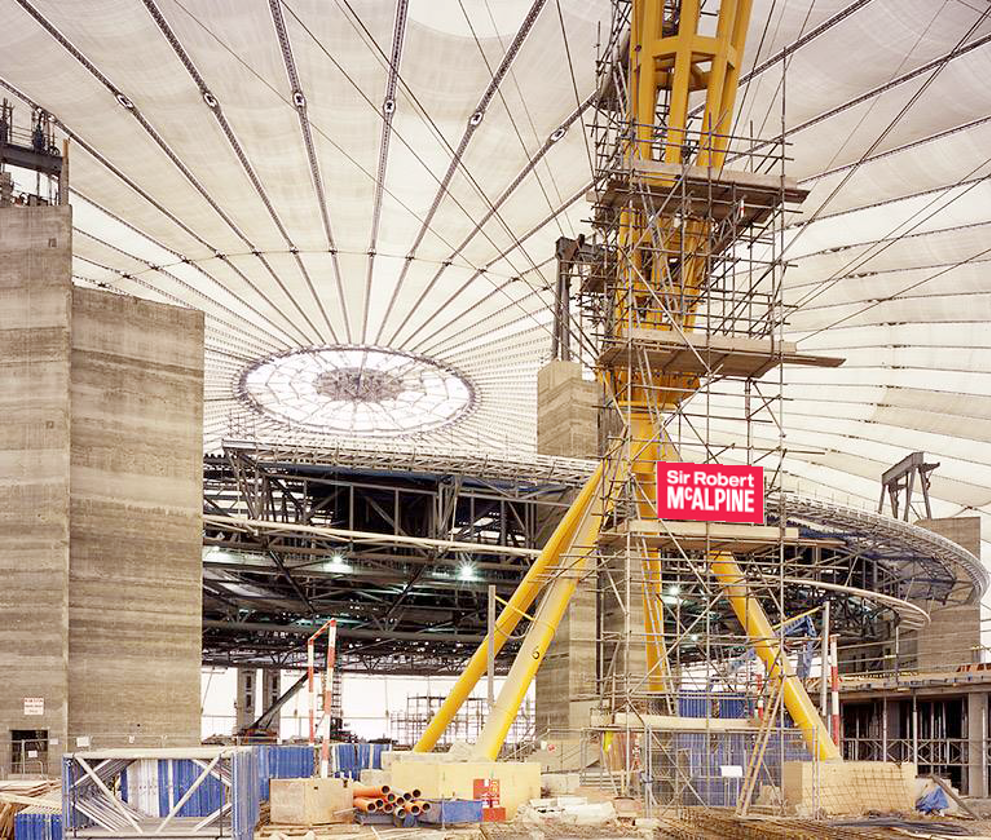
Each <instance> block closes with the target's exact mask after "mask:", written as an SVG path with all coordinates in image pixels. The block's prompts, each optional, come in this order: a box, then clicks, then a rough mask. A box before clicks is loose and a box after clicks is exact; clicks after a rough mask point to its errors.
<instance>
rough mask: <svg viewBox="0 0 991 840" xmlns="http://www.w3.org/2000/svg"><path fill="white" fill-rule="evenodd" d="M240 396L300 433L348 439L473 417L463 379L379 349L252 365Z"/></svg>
mask: <svg viewBox="0 0 991 840" xmlns="http://www.w3.org/2000/svg"><path fill="white" fill-rule="evenodd" d="M239 396H240V397H241V399H242V400H244V401H245V402H247V403H248V404H249V405H251V406H252V407H253V408H254V409H255V410H256V411H259V412H261V413H263V414H265V415H267V416H268V417H271V418H273V419H275V420H278V421H280V422H282V423H285V424H286V425H288V426H291V427H294V428H305V429H309V430H312V431H319V432H326V433H328V434H337V435H342V436H346V437H394V436H396V435H415V434H419V433H422V432H429V431H433V430H435V429H438V428H440V427H441V426H446V425H447V424H449V423H452V422H454V421H455V420H457V419H458V418H460V417H462V416H464V415H465V414H467V413H468V412H469V411H470V410H471V409H472V407H473V405H474V402H475V391H474V389H473V388H472V386H471V384H470V383H469V382H468V380H467V379H466V378H465V377H464V375H463V374H461V373H460V372H458V371H457V370H455V369H454V368H451V367H449V366H447V365H444V364H441V363H439V362H435V361H433V360H432V359H428V358H425V357H423V356H415V355H412V354H410V353H403V352H400V351H396V350H386V349H382V348H378V347H317V348H310V349H306V350H295V351H292V352H289V353H284V354H282V355H279V356H271V357H268V358H266V359H262V360H260V361H257V362H254V363H252V364H251V365H250V366H249V367H248V368H247V369H246V370H245V371H244V373H243V374H242V375H241V379H240V385H239Z"/></svg>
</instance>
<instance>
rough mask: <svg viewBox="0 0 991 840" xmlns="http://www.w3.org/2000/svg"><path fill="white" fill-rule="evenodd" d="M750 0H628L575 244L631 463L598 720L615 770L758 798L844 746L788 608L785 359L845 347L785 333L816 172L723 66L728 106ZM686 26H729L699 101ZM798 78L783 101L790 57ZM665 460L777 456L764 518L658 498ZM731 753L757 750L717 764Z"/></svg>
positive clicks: (678, 788)
mask: <svg viewBox="0 0 991 840" xmlns="http://www.w3.org/2000/svg"><path fill="white" fill-rule="evenodd" d="M746 5H747V4H745V3H734V2H728V1H727V0H724V2H722V3H721V4H711V3H710V4H703V6H702V7H701V8H700V7H699V5H698V4H697V3H696V4H689V3H674V2H668V3H664V4H660V3H640V2H631V1H630V0H614V2H613V14H612V26H611V29H610V33H609V37H608V40H607V41H606V43H605V44H604V45H603V48H602V50H601V53H600V56H599V60H598V63H597V68H598V90H599V97H598V101H597V107H596V109H595V112H594V118H593V124H592V140H593V153H594V162H595V188H594V190H593V191H592V192H590V194H589V195H588V200H589V201H590V203H591V206H592V218H591V223H592V225H593V229H594V236H593V237H592V238H591V240H590V241H587V242H585V243H583V247H582V248H581V249H579V250H578V252H577V253H578V255H579V257H584V259H585V261H586V262H585V264H584V265H583V266H582V267H580V269H579V271H580V273H581V275H582V277H581V283H580V291H579V302H580V307H581V310H582V317H581V320H582V322H583V323H585V324H590V325H592V327H591V329H592V331H593V335H592V341H591V344H592V345H593V346H594V347H595V348H596V355H595V356H594V357H593V358H589V359H587V360H586V361H587V363H588V364H589V365H590V366H593V367H594V368H595V370H596V372H597V376H598V379H599V381H600V383H601V384H602V394H603V402H602V406H601V411H600V424H599V425H600V430H601V431H602V435H601V438H602V442H603V449H604V452H603V456H604V458H605V460H606V461H608V462H609V463H612V464H615V465H616V468H614V469H613V471H612V472H611V477H610V479H609V480H608V481H606V482H603V484H602V487H601V493H602V494H603V497H604V503H603V510H604V511H606V514H605V517H604V520H603V522H602V524H601V527H600V529H599V536H598V540H597V542H596V545H595V563H594V564H592V565H591V569H590V571H589V573H588V575H587V577H588V578H589V583H588V584H584V585H592V586H595V587H596V590H597V599H598V616H599V619H598V621H599V626H598V645H599V651H598V657H597V663H598V668H597V681H596V685H595V686H594V689H593V692H592V695H591V696H592V697H594V698H597V699H598V705H599V713H598V715H597V716H596V717H597V720H596V721H593V725H592V726H591V727H590V728H589V730H588V731H587V732H586V734H585V740H587V741H588V742H589V744H590V745H591V746H592V748H593V749H595V748H597V749H598V750H599V751H600V752H601V755H600V756H599V762H598V767H599V773H600V778H601V777H606V778H608V780H609V782H610V784H611V785H612V786H613V787H614V788H615V789H616V790H618V791H621V792H624V793H628V792H630V791H631V789H638V792H640V793H642V794H643V796H644V797H645V799H646V801H647V803H648V804H649V805H652V806H653V805H664V804H695V803H701V804H712V805H726V804H734V803H736V802H737V801H739V800H740V799H741V798H743V799H747V800H748V801H749V799H750V797H751V796H753V794H754V791H755V789H756V788H758V787H759V785H757V784H755V782H756V780H757V779H758V778H769V779H775V780H777V779H778V777H779V773H780V765H781V763H782V761H783V760H785V759H786V758H787V759H791V758H799V757H803V756H804V757H808V756H809V755H810V754H814V755H817V757H830V753H831V748H833V747H832V744H831V743H830V744H828V745H827V744H826V741H828V735H826V734H825V730H824V729H823V727H822V723H821V721H820V720H818V716H816V715H815V709H814V707H812V705H811V701H810V699H809V697H808V695H807V694H806V692H805V689H804V687H802V685H801V683H800V681H799V679H798V675H797V674H796V673H795V666H794V665H793V664H792V660H793V659H794V653H793V651H794V650H797V649H801V648H802V647H803V646H807V645H809V644H810V643H812V642H813V641H814V635H816V630H815V628H816V627H817V626H821V623H822V617H821V616H815V622H814V623H813V622H812V621H811V620H810V621H807V622H804V623H803V622H802V619H805V618H810V617H809V616H789V615H787V613H786V607H785V605H786V597H785V588H786V586H787V580H788V578H789V576H790V575H789V561H790V560H791V559H792V557H793V556H795V555H796V552H795V549H797V548H798V547H799V546H800V543H801V540H800V538H799V535H798V532H797V529H794V528H791V527H788V525H787V513H786V511H785V510H783V509H782V506H783V499H784V496H783V494H782V493H781V492H780V490H781V480H782V474H783V461H784V457H785V452H786V448H785V437H784V407H785V380H784V373H783V371H784V365H786V364H799V365H816V366H834V365H836V364H839V363H840V362H841V361H842V360H840V359H831V358H822V357H815V356H810V355H806V354H802V353H799V352H798V350H797V348H796V347H795V345H793V344H791V343H789V342H787V341H785V339H784V335H783V330H784V326H785V323H786V317H787V308H786V306H785V303H784V299H783V274H784V270H785V261H784V259H783V256H782V252H783V249H784V235H785V225H786V221H787V214H788V212H789V208H791V207H794V206H795V205H797V204H798V203H800V202H801V201H802V200H803V199H804V197H805V194H806V193H805V191H804V190H802V189H800V188H799V187H798V185H797V184H796V183H795V182H794V181H792V180H791V179H789V178H788V177H787V176H786V174H785V166H786V162H787V149H786V146H785V145H784V143H783V141H781V140H776V141H766V140H763V141H762V140H757V139H755V138H751V137H745V136H734V135H731V134H730V129H729V118H727V117H726V113H725V109H726V108H727V107H728V113H729V115H730V116H731V115H732V96H731V92H730V91H727V90H726V89H725V88H724V90H723V93H722V96H721V97H720V98H719V100H718V103H717V106H716V107H717V109H724V110H723V111H719V110H713V102H712V97H713V89H712V88H713V85H712V76H713V74H716V73H720V72H721V73H723V74H724V85H725V86H730V85H732V87H733V88H735V85H736V79H735V75H736V74H737V73H738V67H737V66H735V65H733V64H731V63H730V61H732V58H730V59H727V57H726V56H727V50H728V54H729V55H730V56H732V54H733V51H734V50H737V51H739V52H742V39H743V37H744V36H745V32H746V25H747V22H746V14H745V12H746V10H745V8H744V7H745V6H746ZM690 6H691V8H689V7H690ZM714 7H715V8H714ZM710 16H711V18H710ZM707 18H709V19H707ZM691 36H694V37H695V38H697V39H699V40H702V39H705V38H708V39H711V41H712V42H714V44H715V45H714V46H713V48H712V54H711V55H708V56H699V55H695V56H694V57H693V59H692V61H693V62H694V63H693V64H692V65H691V72H690V74H689V79H690V81H689V82H688V84H687V89H688V90H687V93H689V94H690V93H691V91H693V90H705V91H706V93H707V95H708V100H707V102H706V103H704V104H700V105H699V106H698V107H696V108H694V109H689V108H688V107H687V104H686V102H685V101H684V99H683V98H682V100H681V101H680V102H679V101H677V100H678V97H679V96H682V97H684V95H685V94H686V91H685V89H684V87H679V86H678V85H676V84H672V83H670V81H666V80H665V79H663V78H659V77H661V76H663V75H664V74H668V75H669V76H673V75H675V74H677V73H678V71H679V68H678V66H677V65H678V62H681V61H683V56H682V54H681V52H679V51H678V43H677V42H678V41H679V38H680V39H682V40H683V39H684V38H685V37H691ZM666 42H668V43H669V46H668V47H665V44H666ZM721 42H722V44H723V45H722V46H720V43H721ZM726 45H728V46H726ZM721 51H722V52H721ZM739 52H737V53H736V55H737V58H736V61H737V62H738V61H739V57H738V56H739ZM721 54H722V58H720V55H721ZM720 62H723V63H722V65H720ZM648 64H649V65H650V66H648ZM683 72H688V71H683ZM650 74H654V82H653V83H652V82H650V81H649V80H647V79H646V77H647V76H649V75H650ZM655 86H656V90H657V91H658V92H659V95H658V96H656V98H652V95H653V94H654V92H655ZM781 91H782V93H781V96H782V101H783V95H784V94H783V91H784V83H783V79H782V84H781ZM727 102H728V105H727ZM648 108H649V110H648ZM685 113H687V119H681V118H679V116H678V115H679V114H685ZM714 115H715V116H714ZM782 136H784V131H783V130H782ZM658 461H661V462H679V463H680V462H688V463H693V464H733V465H741V464H743V465H749V466H756V467H761V468H762V469H763V484H764V487H763V491H764V494H765V498H766V499H767V500H768V501H769V505H768V509H766V511H765V516H766V521H765V522H763V523H761V524H759V525H745V526H741V525H737V524H723V523H718V522H696V521H688V522H686V521H682V522H677V521H666V520H663V519H660V518H658V513H657V504H658V501H659V500H658V499H657V497H656V495H657V483H656V480H655V474H654V470H655V469H656V464H657V462H658ZM799 625H801V629H800V630H798V631H796V630H795V628H796V627H798V626H799ZM755 651H756V653H757V656H756V657H755V656H754V652H755ZM758 657H759V660H763V662H760V661H758ZM734 699H738V700H739V701H740V703H739V707H738V708H737V709H736V712H737V713H740V714H741V715H742V716H743V718H746V717H756V716H757V715H759V714H760V715H764V714H765V711H766V715H765V716H764V717H763V719H762V722H761V725H760V726H759V727H757V728H755V727H753V726H752V725H750V726H747V725H744V724H743V723H742V722H741V723H739V725H733V724H731V723H730V724H729V725H727V724H728V723H729V722H728V721H727V720H726V719H724V718H720V717H719V711H720V709H725V708H727V702H728V701H731V700H734ZM781 700H783V701H784V702H780V701H781ZM772 709H774V710H775V711H774V712H773V713H772V711H771V710H772ZM689 710H690V711H689ZM810 711H811V715H810V714H809V712H810ZM686 712H687V713H688V714H690V715H692V716H694V717H696V719H697V720H698V726H697V728H696V729H691V728H690V725H689V726H686V725H685V724H684V723H683V724H680V725H679V726H678V727H677V731H675V730H674V727H673V726H672V725H671V724H670V722H669V718H677V717H682V716H685V713H686ZM796 718H797V719H799V720H801V723H802V726H803V727H805V728H807V729H808V730H811V732H812V735H811V741H813V742H814V741H820V742H821V743H819V744H812V743H810V737H809V734H808V731H807V732H806V737H805V739H804V742H805V743H804V746H803V743H802V739H801V738H800V737H798V734H799V733H797V732H796V730H795V723H794V722H793V721H794V719H796ZM713 721H715V723H714V722H713ZM717 724H718V726H717ZM816 747H818V749H816ZM833 749H834V748H833ZM743 756H746V759H747V760H746V761H744V760H743ZM703 757H713V758H712V759H711V760H704V761H703V760H702V759H703ZM593 758H594V757H593ZM717 762H721V763H717ZM589 763H590V764H591V763H592V761H591V760H590V761H589ZM727 766H730V767H739V768H740V769H741V771H743V772H742V773H741V775H740V776H735V775H731V776H729V777H722V776H720V775H719V774H720V772H725V771H724V770H722V771H721V768H725V767H727ZM772 768H777V770H772ZM776 784H780V781H779V780H778V781H776Z"/></svg>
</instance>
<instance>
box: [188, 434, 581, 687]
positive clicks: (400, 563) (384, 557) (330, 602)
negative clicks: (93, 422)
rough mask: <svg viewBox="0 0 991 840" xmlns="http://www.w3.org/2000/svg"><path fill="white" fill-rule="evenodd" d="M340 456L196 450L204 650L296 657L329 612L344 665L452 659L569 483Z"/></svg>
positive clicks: (233, 656) (224, 656)
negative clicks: (490, 592) (490, 591)
mask: <svg viewBox="0 0 991 840" xmlns="http://www.w3.org/2000/svg"><path fill="white" fill-rule="evenodd" d="M311 454H312V453H311ZM338 461H339V459H331V458H327V459H326V461H325V462H323V463H319V462H317V463H314V462H312V461H311V459H310V458H297V457H294V455H293V453H289V452H286V453H276V452H273V451H271V450H262V449H257V450H251V449H249V448H247V447H245V446H231V447H226V448H225V449H224V451H223V452H222V453H220V454H217V455H211V456H207V457H206V459H205V462H204V514H205V529H204V547H205V548H204V560H203V595H204V635H203V648H204V663H205V664H210V665H244V666H249V667H250V666H255V667H257V666H263V667H264V666H267V667H282V668H291V667H300V666H303V665H305V638H306V636H307V635H309V634H310V633H312V632H313V629H314V625H315V624H316V623H318V622H319V621H320V620H322V619H323V618H326V617H336V618H337V620H338V636H339V638H340V641H339V643H338V663H339V667H340V668H341V670H343V671H361V672H368V673H411V674H419V673H434V674H443V673H456V672H457V670H458V668H459V667H460V666H461V664H462V663H463V660H464V658H465V656H466V655H467V652H468V649H469V648H471V647H473V646H474V645H476V644H477V643H478V642H479V641H480V640H481V638H482V637H483V635H484V631H485V604H486V598H487V587H488V585H489V584H494V585H495V586H496V588H497V592H498V593H500V594H501V595H503V596H505V595H506V594H507V593H509V592H511V591H512V589H513V587H515V585H516V583H517V582H518V580H519V578H520V577H521V575H522V574H523V573H524V572H525V570H526V568H527V566H528V564H529V560H530V557H531V555H532V554H533V553H534V552H535V549H536V548H537V547H538V546H540V545H542V544H543V542H544V541H545V540H546V538H547V536H548V533H549V531H550V530H551V529H553V527H554V525H555V524H556V522H557V520H558V519H559V518H560V515H561V512H562V511H563V510H564V508H566V507H567V502H568V499H569V497H570V496H571V495H572V494H573V490H572V488H571V485H570V483H569V482H567V481H565V482H561V481H553V480H551V479H550V478H549V477H548V478H540V479H538V480H536V481H535V480H532V479H531V478H530V477H529V476H526V477H524V476H522V475H518V476H517V478H516V479H515V480H513V479H508V480H507V479H506V478H488V477H486V476H485V475H472V474H471V473H470V472H467V471H465V470H463V469H462V470H460V471H458V472H452V471H451V470H450V469H447V470H438V471H425V470H422V469H414V470H407V469H404V467H406V466H408V465H407V464H398V465H396V466H394V467H393V468H391V469H390V468H387V467H386V465H385V464H384V463H376V464H372V465H370V466H366V467H361V466H358V465H355V464H350V465H348V464H341V463H339V462H338ZM397 467H398V468H397ZM240 520H264V522H265V524H266V525H269V526H272V527H266V528H264V529H263V528H253V527H244V526H242V525H240V524H238V522H239V521H240ZM300 526H303V527H309V528H312V529H313V531H315V532H316V533H301V532H300V531H298V530H297V528H299V527H300ZM321 528H323V529H330V534H331V535H325V534H322V533H320V530H321ZM342 531H343V532H345V533H347V532H351V533H352V535H353V534H354V533H360V534H362V535H363V536H362V537H361V538H360V539H359V538H354V537H353V538H352V539H350V540H345V539H342V538H340V537H339V536H335V535H336V534H338V533H339V532H342ZM418 540H422V541H423V542H424V543H426V544H425V545H424V544H418V542H417V541H418ZM452 542H453V543H456V545H457V548H456V549H454V550H449V549H448V548H446V544H447V543H452ZM431 543H432V544H431ZM476 544H477V545H478V550H468V549H469V548H470V547H471V545H476Z"/></svg>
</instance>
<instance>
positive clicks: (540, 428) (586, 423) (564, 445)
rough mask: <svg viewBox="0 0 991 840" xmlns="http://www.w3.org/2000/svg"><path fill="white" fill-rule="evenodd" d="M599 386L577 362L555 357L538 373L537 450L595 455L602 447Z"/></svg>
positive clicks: (578, 456) (553, 453)
mask: <svg viewBox="0 0 991 840" xmlns="http://www.w3.org/2000/svg"><path fill="white" fill-rule="evenodd" d="M598 403H599V388H598V385H596V384H595V383H594V382H587V381H585V380H584V379H582V370H581V365H579V364H578V362H562V361H560V360H555V361H552V362H548V363H547V364H546V365H544V366H543V367H542V368H541V369H540V371H539V373H538V374H537V452H539V453H540V454H541V455H562V456H564V457H566V458H594V457H595V456H596V455H597V454H598V450H599V433H598V422H597V418H598Z"/></svg>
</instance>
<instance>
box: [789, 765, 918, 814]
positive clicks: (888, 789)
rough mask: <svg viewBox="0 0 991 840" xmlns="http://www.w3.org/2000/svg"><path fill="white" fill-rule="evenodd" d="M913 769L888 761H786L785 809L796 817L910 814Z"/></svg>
mask: <svg viewBox="0 0 991 840" xmlns="http://www.w3.org/2000/svg"><path fill="white" fill-rule="evenodd" d="M915 777H916V767H915V765H914V764H895V763H894V762H890V761H823V762H818V763H817V764H816V763H813V762H811V761H786V762H785V764H784V769H783V771H782V794H783V796H784V800H785V805H786V806H787V807H788V808H789V810H791V811H792V812H794V813H797V814H798V815H799V816H819V815H830V814H864V813H866V812H868V811H877V812H879V813H882V814H884V813H893V812H899V813H910V812H911V811H912V809H913V808H914V807H915V797H914V795H913V794H914V787H915Z"/></svg>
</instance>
